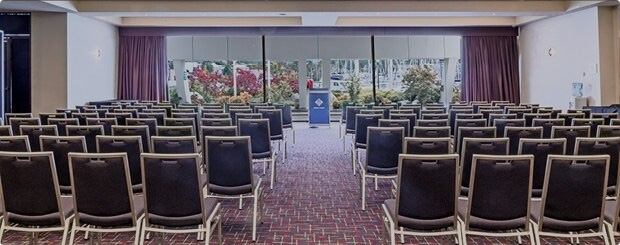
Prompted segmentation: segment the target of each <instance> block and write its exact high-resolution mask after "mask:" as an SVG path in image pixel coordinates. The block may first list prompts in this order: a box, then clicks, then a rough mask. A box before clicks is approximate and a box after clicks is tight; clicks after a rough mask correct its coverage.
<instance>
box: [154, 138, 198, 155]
mask: <svg viewBox="0 0 620 245" xmlns="http://www.w3.org/2000/svg"><path fill="white" fill-rule="evenodd" d="M151 146H152V152H153V153H156V154H191V153H198V149H197V144H196V137H195V136H179V137H172V136H152V137H151Z"/></svg>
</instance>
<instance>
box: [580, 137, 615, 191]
mask: <svg viewBox="0 0 620 245" xmlns="http://www.w3.org/2000/svg"><path fill="white" fill-rule="evenodd" d="M575 155H579V156H587V155H609V176H608V178H607V179H608V181H607V195H608V196H616V184H617V182H618V165H619V164H620V137H610V138H577V139H576V140H575Z"/></svg>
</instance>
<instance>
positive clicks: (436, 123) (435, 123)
mask: <svg viewBox="0 0 620 245" xmlns="http://www.w3.org/2000/svg"><path fill="white" fill-rule="evenodd" d="M416 125H417V126H418V127H449V126H450V125H449V121H448V120H445V119H443V120H423V119H420V120H417V121H416Z"/></svg>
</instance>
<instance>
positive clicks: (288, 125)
mask: <svg viewBox="0 0 620 245" xmlns="http://www.w3.org/2000/svg"><path fill="white" fill-rule="evenodd" d="M275 107H276V109H280V110H282V128H284V132H285V133H286V132H287V131H288V130H290V131H291V132H290V133H291V137H292V140H293V144H295V128H294V127H293V111H292V108H291V106H290V105H282V104H275ZM344 116H346V115H344V114H343V117H344ZM339 132H340V133H342V131H339ZM287 138H288V136H287Z"/></svg>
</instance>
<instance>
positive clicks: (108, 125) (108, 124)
mask: <svg viewBox="0 0 620 245" xmlns="http://www.w3.org/2000/svg"><path fill="white" fill-rule="evenodd" d="M86 125H89V126H91V125H101V126H103V133H104V134H105V135H111V134H112V126H113V125H118V123H117V122H116V118H86Z"/></svg>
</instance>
